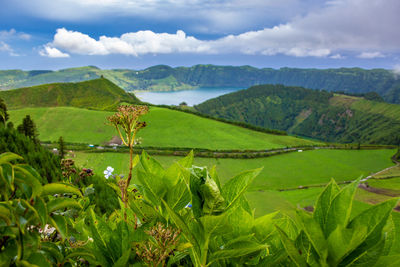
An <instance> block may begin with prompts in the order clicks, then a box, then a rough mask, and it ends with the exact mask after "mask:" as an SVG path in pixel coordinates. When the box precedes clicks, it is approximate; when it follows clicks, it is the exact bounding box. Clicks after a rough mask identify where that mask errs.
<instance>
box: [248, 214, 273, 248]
mask: <svg viewBox="0 0 400 267" xmlns="http://www.w3.org/2000/svg"><path fill="white" fill-rule="evenodd" d="M278 213H279V211H276V212H273V213H269V214H266V215H264V216H261V217H258V218H257V219H255V220H254V223H253V232H254V234H255V237H256V238H257V240H258V241H260V242H261V243H264V242H265V240H267V239H268V237H269V236H270V235H271V234H272V233H273V232H274V231H275V225H274V218H275V217H276V215H277V214H278Z"/></svg>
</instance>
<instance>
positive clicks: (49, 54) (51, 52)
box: [39, 45, 69, 58]
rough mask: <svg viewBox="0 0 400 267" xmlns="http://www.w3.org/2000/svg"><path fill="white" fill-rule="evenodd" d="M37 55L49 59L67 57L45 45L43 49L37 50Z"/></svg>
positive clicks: (65, 54)
mask: <svg viewBox="0 0 400 267" xmlns="http://www.w3.org/2000/svg"><path fill="white" fill-rule="evenodd" d="M39 54H40V55H41V56H44V57H51V58H66V57H69V55H68V54H67V53H63V52H61V51H60V50H58V49H57V48H55V47H50V46H48V45H45V46H44V47H43V49H41V50H39Z"/></svg>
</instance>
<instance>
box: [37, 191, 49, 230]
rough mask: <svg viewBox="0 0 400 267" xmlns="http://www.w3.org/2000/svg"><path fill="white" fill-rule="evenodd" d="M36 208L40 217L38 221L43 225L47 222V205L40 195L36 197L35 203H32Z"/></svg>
mask: <svg viewBox="0 0 400 267" xmlns="http://www.w3.org/2000/svg"><path fill="white" fill-rule="evenodd" d="M33 206H34V207H35V209H36V210H37V212H38V214H39V218H40V223H41V225H42V226H45V225H46V223H47V214H48V211H47V206H46V203H45V202H44V200H43V199H42V198H41V197H36V199H35V204H34V205H33Z"/></svg>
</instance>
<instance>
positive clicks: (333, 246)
mask: <svg viewBox="0 0 400 267" xmlns="http://www.w3.org/2000/svg"><path fill="white" fill-rule="evenodd" d="M366 233H367V227H366V226H360V227H359V228H358V229H347V228H345V227H343V226H342V225H340V224H339V225H338V226H337V227H336V229H335V230H334V231H332V233H331V234H330V235H329V237H328V250H329V257H328V260H329V262H330V264H331V265H332V266H337V264H339V263H340V262H341V261H342V260H343V259H344V258H345V257H346V256H347V255H349V254H350V253H351V252H353V251H354V250H355V249H356V248H357V247H358V246H359V245H360V244H361V243H362V242H363V241H364V240H365V237H366Z"/></svg>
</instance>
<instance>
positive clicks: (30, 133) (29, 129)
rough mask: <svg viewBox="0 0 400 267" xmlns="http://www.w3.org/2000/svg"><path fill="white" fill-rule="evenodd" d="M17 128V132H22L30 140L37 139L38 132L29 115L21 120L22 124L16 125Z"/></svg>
mask: <svg viewBox="0 0 400 267" xmlns="http://www.w3.org/2000/svg"><path fill="white" fill-rule="evenodd" d="M17 130H18V132H19V133H21V134H24V135H25V136H27V137H29V138H30V139H31V140H33V141H38V139H37V137H38V135H39V134H38V132H37V130H36V125H35V123H34V122H33V120H32V119H31V116H30V115H26V117H25V118H24V119H23V120H22V124H21V125H19V126H18V127H17Z"/></svg>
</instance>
